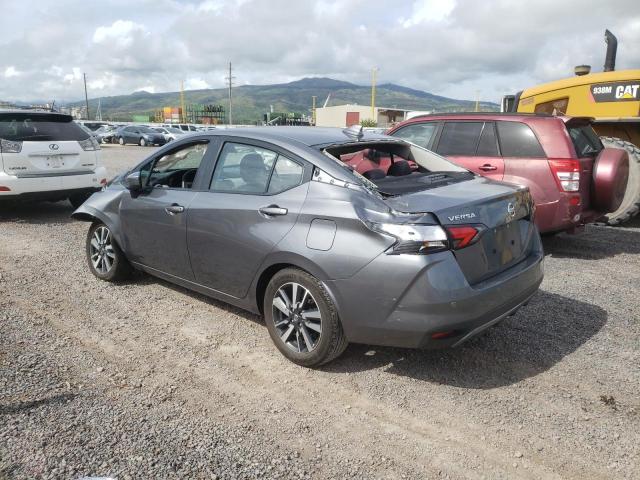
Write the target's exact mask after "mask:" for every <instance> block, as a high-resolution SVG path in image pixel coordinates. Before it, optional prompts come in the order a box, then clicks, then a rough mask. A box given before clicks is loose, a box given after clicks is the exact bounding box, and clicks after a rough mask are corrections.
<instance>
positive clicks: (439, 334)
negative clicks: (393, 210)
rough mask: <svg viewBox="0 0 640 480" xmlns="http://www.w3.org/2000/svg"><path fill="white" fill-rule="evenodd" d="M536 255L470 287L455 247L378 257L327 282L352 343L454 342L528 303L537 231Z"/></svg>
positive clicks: (539, 260) (535, 280) (539, 269)
mask: <svg viewBox="0 0 640 480" xmlns="http://www.w3.org/2000/svg"><path fill="white" fill-rule="evenodd" d="M534 242H535V245H534V246H533V249H532V252H531V254H530V255H529V256H528V257H527V258H525V259H524V260H523V261H521V262H520V263H518V264H516V265H514V266H512V267H511V268H509V269H507V270H505V271H503V272H501V273H499V274H498V275H495V276H494V277H492V278H490V279H488V280H485V281H482V282H480V283H477V284H474V285H469V283H468V282H467V280H466V278H465V276H464V274H463V273H462V271H461V270H460V268H459V267H458V263H457V261H456V259H455V257H454V255H453V253H452V252H442V253H439V254H434V255H430V256H429V258H425V257H421V256H410V255H385V254H383V255H381V256H380V257H378V258H376V259H375V260H374V261H373V262H371V263H370V264H369V265H367V266H366V267H365V268H363V269H362V270H361V271H360V272H359V273H358V274H356V275H354V276H353V277H351V278H348V279H341V280H332V281H327V282H326V285H327V287H328V288H329V290H330V292H331V294H332V295H333V297H334V300H335V301H336V303H337V306H338V311H339V314H340V318H341V321H342V324H343V328H344V331H345V334H346V336H347V338H348V339H349V341H350V342H355V343H366V344H372V345H386V346H395V347H409V348H423V347H424V348H441V347H449V346H456V345H459V344H461V343H463V342H464V341H466V340H468V339H469V338H471V337H473V336H475V335H477V334H479V333H480V332H482V331H483V330H484V329H486V328H488V327H490V326H491V325H494V324H495V323H498V322H499V321H500V320H502V319H504V318H505V317H507V316H509V315H511V314H513V313H515V311H516V310H517V309H518V308H519V307H520V306H522V305H523V304H526V303H527V302H528V300H529V299H530V298H531V297H532V296H533V295H534V294H535V293H536V291H537V290H538V288H539V286H540V283H541V282H542V278H543V256H544V255H543V252H542V246H541V243H540V239H539V236H538V235H536V238H535V240H534Z"/></svg>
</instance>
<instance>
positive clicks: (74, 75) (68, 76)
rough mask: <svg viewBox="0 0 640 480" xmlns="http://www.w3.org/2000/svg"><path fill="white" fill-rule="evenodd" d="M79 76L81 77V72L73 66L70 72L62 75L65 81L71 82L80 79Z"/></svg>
mask: <svg viewBox="0 0 640 480" xmlns="http://www.w3.org/2000/svg"><path fill="white" fill-rule="evenodd" d="M81 78H82V72H81V71H80V69H79V68H78V67H73V69H72V70H71V73H67V74H66V75H65V76H64V77H63V80H64V81H65V82H68V83H71V82H74V81H76V80H80V79H81Z"/></svg>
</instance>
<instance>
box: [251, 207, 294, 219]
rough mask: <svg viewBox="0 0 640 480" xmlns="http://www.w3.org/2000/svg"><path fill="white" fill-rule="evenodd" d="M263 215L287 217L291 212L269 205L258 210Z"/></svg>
mask: <svg viewBox="0 0 640 480" xmlns="http://www.w3.org/2000/svg"><path fill="white" fill-rule="evenodd" d="M258 211H259V212H260V213H261V214H263V215H266V216H267V217H275V216H277V215H286V214H287V212H289V210H287V209H286V208H282V207H279V206H278V205H269V206H268V207H261V208H260V209H259V210H258Z"/></svg>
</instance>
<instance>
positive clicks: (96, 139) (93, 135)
mask: <svg viewBox="0 0 640 480" xmlns="http://www.w3.org/2000/svg"><path fill="white" fill-rule="evenodd" d="M76 123H77V124H78V126H79V127H80V128H81V129H82V130H84V131H85V132H87V134H89V135H90V136H91V137H93V139H94V140H95V141H96V143H98V144H99V143H101V139H100V136H99V135H98V133H97V132H94V131H93V130H91V129H90V128H89V127H87V126H85V125H83V124H82V123H78V122H76Z"/></svg>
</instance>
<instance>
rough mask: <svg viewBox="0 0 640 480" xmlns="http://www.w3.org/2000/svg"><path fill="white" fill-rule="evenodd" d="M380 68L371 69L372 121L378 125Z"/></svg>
mask: <svg viewBox="0 0 640 480" xmlns="http://www.w3.org/2000/svg"><path fill="white" fill-rule="evenodd" d="M377 72H378V67H373V68H372V69H371V119H372V120H373V121H374V122H376V123H377V120H376V73H377Z"/></svg>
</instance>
